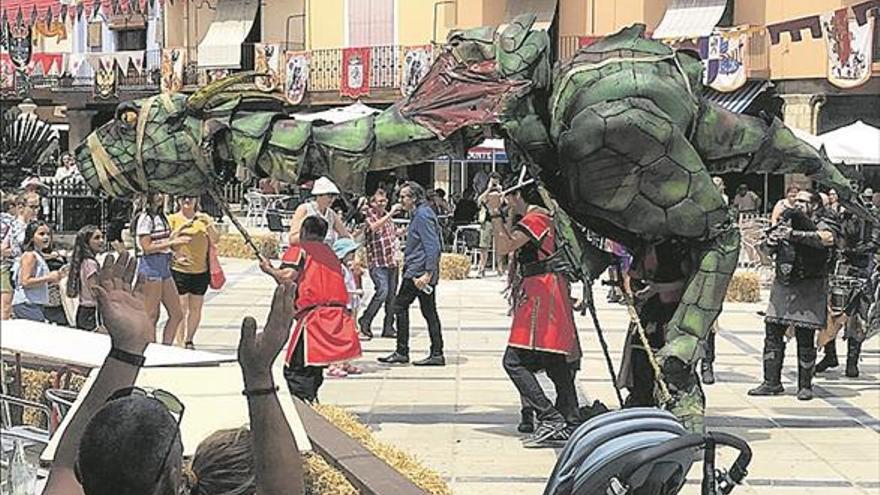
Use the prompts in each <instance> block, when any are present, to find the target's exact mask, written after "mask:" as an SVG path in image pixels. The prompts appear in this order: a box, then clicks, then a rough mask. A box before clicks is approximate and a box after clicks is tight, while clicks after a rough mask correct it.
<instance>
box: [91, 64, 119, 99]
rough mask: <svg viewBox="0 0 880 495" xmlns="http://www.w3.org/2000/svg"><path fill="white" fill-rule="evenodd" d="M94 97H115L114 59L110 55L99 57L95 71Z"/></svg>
mask: <svg viewBox="0 0 880 495" xmlns="http://www.w3.org/2000/svg"><path fill="white" fill-rule="evenodd" d="M95 98H99V99H102V100H106V99H110V98H116V60H115V59H114V58H113V57H112V56H110V57H104V58H103V59H101V61H100V63H99V68H98V70H97V71H95Z"/></svg>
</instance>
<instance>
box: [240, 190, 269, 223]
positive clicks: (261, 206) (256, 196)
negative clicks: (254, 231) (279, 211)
mask: <svg viewBox="0 0 880 495" xmlns="http://www.w3.org/2000/svg"><path fill="white" fill-rule="evenodd" d="M245 200H247V213H246V214H245V219H244V223H245V225H250V226H254V227H262V226H263V225H264V224H265V223H266V210H267V209H268V207H269V204H268V201H267V199H266V197H265V196H264V195H263V194H261V193H259V192H258V191H248V192H247V193H246V194H245Z"/></svg>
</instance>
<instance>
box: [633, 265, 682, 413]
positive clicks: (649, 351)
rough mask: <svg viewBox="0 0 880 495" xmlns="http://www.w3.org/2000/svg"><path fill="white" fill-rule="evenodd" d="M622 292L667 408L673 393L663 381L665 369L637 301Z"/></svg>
mask: <svg viewBox="0 0 880 495" xmlns="http://www.w3.org/2000/svg"><path fill="white" fill-rule="evenodd" d="M621 280H622V279H621ZM622 292H623V300H624V301H625V302H626V309H627V311H628V313H629V319H630V322H631V323H632V324H633V325H634V326H635V327H636V335H638V337H639V340H640V341H641V343H642V346H643V347H644V348H645V355H646V356H648V363H650V365H651V369H652V370H653V371H654V381H655V382H656V383H657V387H658V388H659V389H660V397H658V401H659V402H660V406H661V407H663V408H664V409H665V408H666V406H667V404H669V403H670V402H672V395H671V394H670V393H669V387H667V386H666V382H665V381H663V371H662V370H661V369H660V363H658V362H657V356H656V355H654V349H653V348H652V347H651V344H650V343H649V342H648V336H647V334H646V333H645V327H643V326H642V321H641V319H639V313H638V311H636V306H635V302H634V301H633V299H632V296H631V295H630V294H629V293H628V292H626V291H622Z"/></svg>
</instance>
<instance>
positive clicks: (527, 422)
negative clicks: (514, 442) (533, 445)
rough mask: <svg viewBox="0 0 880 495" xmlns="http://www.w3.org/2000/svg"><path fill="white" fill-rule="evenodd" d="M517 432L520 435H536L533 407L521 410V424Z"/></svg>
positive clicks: (517, 427)
mask: <svg viewBox="0 0 880 495" xmlns="http://www.w3.org/2000/svg"><path fill="white" fill-rule="evenodd" d="M516 431H518V432H520V433H534V432H535V410H534V409H532V408H531V407H524V408H522V410H520V419H519V424H518V425H517V426H516Z"/></svg>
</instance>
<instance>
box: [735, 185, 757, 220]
mask: <svg viewBox="0 0 880 495" xmlns="http://www.w3.org/2000/svg"><path fill="white" fill-rule="evenodd" d="M733 207H734V208H736V211H737V212H739V214H740V215H757V214H758V213H760V212H761V198H760V197H759V196H758V195H757V194H756V193H755V191H752V190H751V189H749V186H747V185H745V184H740V185H739V186H738V187H737V188H736V195H735V196H734V197H733Z"/></svg>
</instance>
